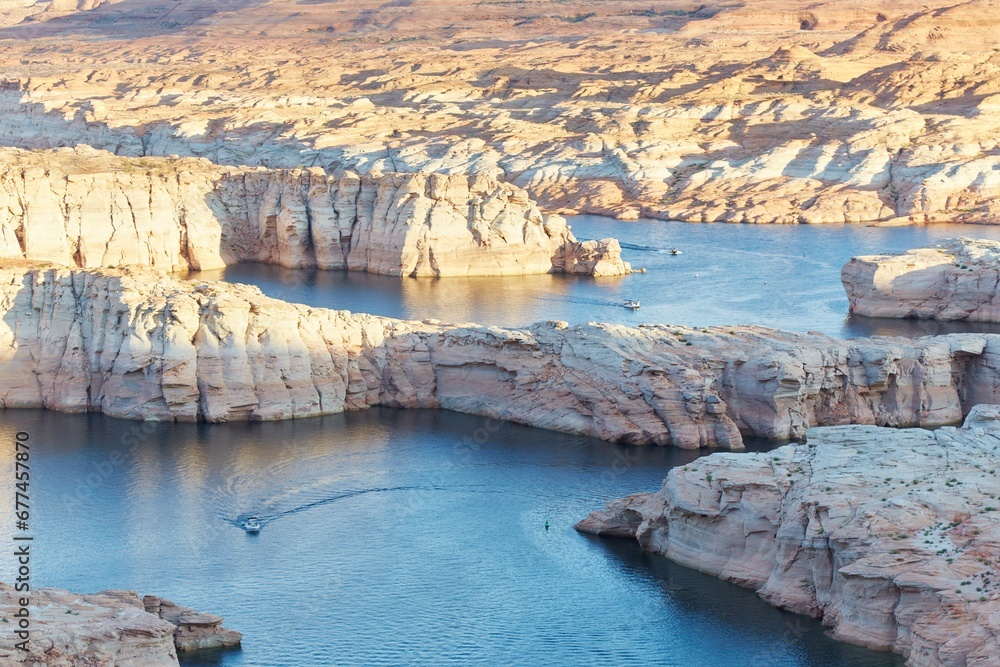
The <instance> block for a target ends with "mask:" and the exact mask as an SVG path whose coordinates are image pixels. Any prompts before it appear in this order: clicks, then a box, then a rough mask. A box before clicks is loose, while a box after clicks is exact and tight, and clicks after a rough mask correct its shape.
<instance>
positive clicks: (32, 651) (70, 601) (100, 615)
mask: <svg viewBox="0 0 1000 667" xmlns="http://www.w3.org/2000/svg"><path fill="white" fill-rule="evenodd" d="M22 597H24V593H18V592H16V591H15V590H14V588H13V587H12V586H10V585H7V584H3V583H0V617H2V618H3V620H4V625H5V627H9V628H10V630H9V631H5V632H3V633H2V634H0V663H2V664H4V665H11V666H13V665H26V666H34V665H46V666H47V667H78V666H79V665H93V666H94V667H111V666H114V667H177V665H178V662H177V652H178V651H184V650H194V649H198V648H209V647H217V646H235V645H236V644H239V643H240V639H241V635H240V633H238V632H235V631H232V630H226V629H224V628H222V627H220V624H221V622H222V619H221V618H219V617H218V616H213V615H211V614H198V613H197V612H194V611H193V610H190V609H187V608H186V607H177V606H175V605H173V603H170V602H168V601H166V600H163V601H160V600H159V599H158V598H155V600H156V601H157V602H158V603H159V608H158V610H154V611H153V613H150V612H149V611H148V609H149V606H148V604H147V605H146V607H144V604H143V602H144V601H143V600H142V599H140V598H139V596H138V595H136V594H135V593H134V592H132V591H103V592H101V593H95V594H93V595H77V594H75V593H70V592H69V591H64V590H59V589H54V588H42V589H35V590H33V591H31V595H30V600H29V604H28V606H27V607H25V608H26V609H27V613H28V616H29V618H30V624H31V625H30V628H31V641H30V642H29V643H28V649H29V650H28V651H23V650H21V649H19V648H17V647H16V646H15V644H16V643H17V642H18V641H19V639H18V638H16V636H15V635H14V632H13V631H14V629H15V624H16V623H17V619H18V616H17V614H18V613H21V611H20V610H21V609H22V607H21V605H20V600H21V598H22ZM146 600H147V601H148V600H150V598H149V597H147V598H146ZM163 609H167V610H168V613H162V610H163ZM158 611H159V613H157V612H158ZM192 618H193V619H195V621H200V620H205V621H212V623H211V625H208V624H205V623H196V624H195V625H197V626H198V627H199V628H200V631H199V632H198V633H195V634H193V635H192V634H191V633H190V632H189V631H188V630H187V628H188V627H189V626H190V625H191V624H190V623H186V621H188V620H190V619H192ZM209 637H210V638H211V639H206V638H209Z"/></svg>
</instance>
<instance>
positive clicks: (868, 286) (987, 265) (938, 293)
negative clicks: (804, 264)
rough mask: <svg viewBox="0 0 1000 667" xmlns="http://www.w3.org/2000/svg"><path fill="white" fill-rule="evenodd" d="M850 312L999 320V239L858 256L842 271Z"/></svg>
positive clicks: (962, 240)
mask: <svg viewBox="0 0 1000 667" xmlns="http://www.w3.org/2000/svg"><path fill="white" fill-rule="evenodd" d="M841 280H842V281H843V283H844V289H845V290H846V291H847V297H848V299H849V301H850V304H851V306H850V307H851V312H852V313H856V314H858V315H866V316H868V317H900V318H919V319H936V320H968V321H971V322H1000V242H997V241H987V240H983V239H970V238H957V239H950V240H947V241H943V242H941V243H939V244H938V245H937V246H935V247H932V248H916V249H913V250H908V251H907V252H904V253H901V254H898V255H869V256H863V257H854V258H853V259H851V261H849V262H848V263H847V264H846V265H845V266H844V268H843V269H842V271H841Z"/></svg>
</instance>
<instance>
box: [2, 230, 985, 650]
mask: <svg viewBox="0 0 1000 667" xmlns="http://www.w3.org/2000/svg"><path fill="white" fill-rule="evenodd" d="M571 224H572V225H573V227H574V231H575V232H576V234H577V236H578V237H580V238H603V237H607V236H614V237H617V238H618V239H620V240H621V241H622V245H623V247H624V254H625V256H626V259H627V260H629V261H630V262H632V264H633V265H634V266H636V267H646V268H647V269H648V272H647V273H645V274H635V275H632V276H626V277H621V278H608V279H589V278H575V277H567V276H527V277H519V278H469V279H459V278H449V279H447V280H412V279H400V278H391V277H386V276H373V275H367V274H359V273H346V272H333V271H293V270H286V269H281V268H278V267H268V266H262V265H243V266H235V267H230V268H228V269H226V270H225V271H222V272H214V273H208V272H206V273H201V274H196V273H195V274H189V275H188V277H191V278H196V279H207V278H223V279H225V280H230V281H237V282H247V283H252V284H256V285H258V286H259V287H261V289H262V290H263V291H264V292H265V293H267V294H269V295H271V296H274V297H277V298H282V299H286V300H289V301H295V302H301V303H307V304H310V305H314V306H324V307H331V308H343V309H348V310H354V311H358V312H369V313H374V314H379V315H385V316H391V317H401V318H407V319H425V318H436V319H440V320H444V321H451V322H478V323H483V324H498V325H509V326H520V325H525V324H529V323H531V322H535V321H539V320H547V319H564V320H568V321H570V322H574V323H577V322H585V321H590V320H595V321H608V322H619V323H624V324H639V323H642V322H661V323H676V324H687V325H692V326H713V325H734V324H760V325H765V326H771V327H776V328H783V329H790V330H794V331H807V330H819V331H823V332H825V333H828V334H831V335H835V336H853V335H869V334H874V333H880V334H894V335H906V336H915V335H922V334H931V333H939V332H944V331H991V330H1000V329H997V328H996V327H993V326H990V325H974V324H963V323H956V324H950V325H946V324H937V323H931V322H919V321H904V320H891V321H880V320H866V319H864V318H848V317H847V315H846V314H847V299H846V297H845V296H844V293H843V289H842V288H841V286H840V279H839V273H840V267H841V266H842V265H843V264H844V263H845V262H846V261H847V260H848V259H849V258H850V257H851V256H852V255H857V254H868V253H876V252H893V251H900V250H904V249H906V248H910V247H916V246H922V245H927V244H930V243H933V242H935V241H937V240H939V239H942V238H947V237H951V236H957V235H967V236H979V237H984V238H994V239H1000V228H993V227H969V226H956V225H947V226H944V225H940V226H932V227H896V228H870V227H860V226H846V225H833V226H788V227H781V226H759V227H758V226H747V225H692V224H682V223H666V222H657V221H644V222H618V221H610V220H606V219H601V218H595V217H587V216H578V217H576V218H573V219H572V220H571ZM670 247H677V248H679V249H680V250H681V251H682V253H683V254H681V255H677V256H672V255H670V254H669V253H668V252H667V250H668V249H669V248H670ZM626 298H634V299H640V300H641V301H642V304H643V305H642V308H641V309H640V310H639V311H638V312H632V311H629V310H626V309H624V308H622V307H621V306H620V303H621V302H622V300H624V299H626ZM16 431H27V432H29V433H30V434H31V442H32V460H31V461H32V502H33V510H32V518H33V521H34V526H33V528H34V531H33V532H34V534H35V542H34V546H33V549H34V561H33V565H34V570H33V577H34V584H35V585H37V586H55V587H61V588H68V589H71V590H74V591H79V592H93V591H98V590H102V589H107V588H119V589H122V588H124V589H134V590H137V591H139V592H141V593H144V594H145V593H149V594H156V595H160V596H163V597H166V598H169V599H172V600H174V601H175V602H178V603H180V604H184V605H188V606H191V607H194V608H196V609H199V610H203V611H208V612H213V613H217V614H220V615H222V616H224V617H226V619H227V620H226V624H227V626H228V627H231V628H234V629H237V630H240V631H241V632H243V633H244V635H245V638H244V646H243V648H242V649H240V650H234V651H224V652H208V653H201V654H196V655H195V656H188V657H185V658H184V661H183V663H182V664H185V665H216V666H224V667H237V666H240V667H244V666H247V667H249V666H259V667H282V666H286V665H287V666H289V667H292V666H294V667H321V666H324V667H325V666H328V665H543V664H551V665H609V666H610V665H622V664H630V665H667V666H677V667H772V666H774V667H889V666H893V667H897V666H899V665H901V664H902V660H901V659H900V658H899V657H898V656H893V655H889V654H884V653H875V652H871V651H867V650H865V649H861V648H858V647H853V646H849V645H846V644H842V643H839V642H835V641H833V640H831V639H829V638H828V637H827V636H826V635H825V634H824V630H823V628H822V627H821V626H820V625H819V624H818V623H816V622H814V621H812V620H810V619H807V618H804V617H801V616H797V615H794V614H789V613H785V612H781V611H778V610H776V609H774V608H772V607H771V606H770V605H768V604H766V603H764V602H763V601H761V600H760V599H758V598H757V597H756V595H755V594H754V593H753V592H752V591H749V590H746V589H742V588H739V587H737V586H733V585H730V584H726V583H724V582H721V581H719V580H717V579H715V578H713V577H710V576H706V575H702V574H699V573H698V572H695V571H693V570H689V569H687V568H684V567H680V566H678V565H675V564H672V563H670V562H669V561H667V560H665V559H663V558H660V557H658V556H653V555H650V554H647V553H644V552H642V551H641V550H640V549H639V548H638V547H637V545H635V544H633V543H631V542H628V541H616V540H602V539H596V538H591V537H587V536H584V535H580V534H578V533H576V532H575V531H574V530H573V529H572V526H573V524H574V523H575V522H576V521H578V520H579V519H581V518H583V517H584V516H586V514H587V513H588V512H589V511H591V510H592V509H595V508H598V507H600V506H602V505H603V503H604V502H605V501H607V500H609V499H612V498H619V497H622V496H624V495H627V494H630V493H635V492H637V491H643V490H646V491H649V490H654V489H656V488H658V487H659V485H660V483H661V481H662V479H663V477H664V476H665V475H666V473H667V471H668V470H669V469H670V468H671V467H673V466H675V465H684V464H687V463H690V462H691V461H693V460H694V459H695V458H697V457H698V456H700V455H703V454H704V452H701V453H699V452H689V451H683V450H676V449H672V448H656V447H636V446H623V445H616V444H611V443H604V442H600V441H597V440H593V439H589V438H585V437H579V436H570V435H564V434H558V433H552V432H548V431H542V430H538V429H532V428H529V427H524V426H518V425H513V424H496V423H493V422H490V421H487V420H483V419H482V418H477V417H471V416H467V415H459V414H452V413H447V412H439V411H395V410H389V409H384V408H379V409H373V410H370V411H366V412H362V413H351V414H346V415H338V416H331V417H323V418H316V419H306V420H300V421H291V422H280V423H237V424H213V425H208V424H152V423H150V424H140V423H134V422H125V421H119V420H114V419H109V418H105V417H103V416H100V415H59V414H55V413H48V412H44V411H33V410H26V411H16V410H8V411H3V412H0V438H2V439H0V449H2V450H3V451H4V453H5V456H3V461H5V463H6V465H5V468H8V467H10V466H12V463H11V462H12V461H13V442H14V439H13V435H14V433H15V432H16ZM750 445H751V448H752V449H754V448H756V449H759V450H762V449H767V448H770V447H772V446H774V445H771V444H767V445H765V444H761V443H756V444H755V443H750ZM8 473H10V471H9V470H7V471H5V472H4V473H3V476H2V478H0V494H2V498H3V499H5V500H3V501H0V504H3V503H7V502H8V501H7V500H6V499H9V498H12V497H13V488H12V487H11V481H12V479H13V475H12V474H8ZM8 510H10V508H8ZM251 514H253V515H257V516H259V517H261V519H262V521H263V523H264V529H263V531H262V532H261V534H260V535H258V536H249V535H246V534H245V533H244V532H243V531H242V530H241V529H240V528H239V527H238V525H237V524H238V522H239V521H240V520H241V519H242V518H243V517H246V516H248V515H251ZM546 521H548V522H549V524H550V528H549V529H548V530H546V529H545V522H546ZM10 532H11V528H10V526H9V525H8V523H7V522H3V528H2V529H0V540H8V543H9V540H10V538H11V534H10ZM0 575H2V578H3V579H5V580H8V581H9V580H10V579H11V578H12V575H13V572H12V571H11V560H10V559H0Z"/></svg>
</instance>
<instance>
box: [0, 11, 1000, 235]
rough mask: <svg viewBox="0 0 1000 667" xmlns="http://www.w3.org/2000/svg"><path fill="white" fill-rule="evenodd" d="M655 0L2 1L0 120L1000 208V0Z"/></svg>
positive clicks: (725, 199)
mask: <svg viewBox="0 0 1000 667" xmlns="http://www.w3.org/2000/svg"><path fill="white" fill-rule="evenodd" d="M647 5H648V6H647ZM647 5H643V6H638V5H637V6H635V7H632V6H626V5H623V4H622V3H621V2H617V1H614V0H588V1H587V2H583V1H582V0H533V1H532V2H474V3H470V2H467V1H466V0H406V1H405V2H385V1H384V0H356V1H354V2H349V3H344V2H341V3H333V2H313V3H310V2H294V3H293V2H277V1H275V0H225V1H223V0H217V1H216V2H211V3H206V2H203V1H202V0H130V1H129V2H107V3H103V2H98V0H59V1H57V2H52V1H49V2H46V1H45V0H41V1H39V2H32V1H31V0H5V1H3V2H0V26H4V27H3V28H0V40H2V41H3V47H4V50H5V51H4V52H5V53H6V54H8V59H7V60H8V62H9V67H7V68H6V70H5V71H4V73H3V79H2V80H0V143H2V144H5V145H11V146H19V147H23V148H52V147H58V146H76V145H79V144H87V145H90V146H93V147H95V148H102V149H106V150H108V151H111V152H113V153H116V154H120V155H130V156H169V155H171V154H177V155H183V156H197V157H205V158H208V159H210V160H212V161H213V162H214V163H216V164H228V165H261V166H266V167H269V168H275V169H276V168H294V167H296V166H298V165H310V166H313V165H315V166H320V167H322V168H323V169H324V170H326V171H328V172H331V173H339V172H340V171H342V170H345V169H347V170H351V171H354V172H356V173H359V174H368V173H375V172H378V171H380V172H385V173H388V172H441V173H449V174H456V173H464V174H473V173H477V174H488V175H490V176H492V177H494V178H497V179H502V180H504V181H506V182H510V183H514V184H516V185H518V186H520V187H523V188H525V189H527V190H528V192H529V193H530V195H531V196H532V198H533V199H535V200H537V201H539V202H540V203H541V204H542V206H543V207H544V208H545V209H546V210H552V211H557V212H563V213H567V212H587V213H599V214H606V215H614V216H618V217H630V218H635V217H638V216H640V215H642V216H654V217H659V218H664V219H675V220H687V221H733V222H749V223H824V222H867V221H877V220H898V221H906V222H915V223H921V222H927V221H955V220H964V221H976V222H986V223H992V222H996V221H997V220H998V218H1000V206H998V201H1000V176H998V174H1000V171H998V166H1000V155H998V152H997V136H998V135H1000V58H998V56H997V48H1000V29H998V23H997V16H998V13H997V8H998V4H997V2H996V0H973V1H971V2H960V1H958V0H927V1H924V0H871V1H870V2H865V3H863V4H861V3H858V2H857V1H856V0H817V1H816V2H811V3H809V5H808V7H806V6H803V5H802V3H801V2H793V1H792V0H753V1H752V2H751V1H749V0H707V1H705V2H694V3H692V2H691V1H690V0H658V1H657V2H656V3H653V4H649V3H647ZM94 7H96V8H94ZM46 10H47V11H46ZM81 10H83V11H81ZM25 19H29V20H27V21H25Z"/></svg>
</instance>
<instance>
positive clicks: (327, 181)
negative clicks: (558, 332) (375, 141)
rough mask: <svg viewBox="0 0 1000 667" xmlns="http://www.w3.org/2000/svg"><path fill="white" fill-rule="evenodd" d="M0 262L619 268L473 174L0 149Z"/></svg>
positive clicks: (604, 248)
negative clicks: (365, 171)
mask: <svg viewBox="0 0 1000 667" xmlns="http://www.w3.org/2000/svg"><path fill="white" fill-rule="evenodd" d="M0 258H24V259H32V260H43V261H51V262H57V263H60V264H66V265H70V266H74V265H75V266H79V267H84V268H96V267H105V266H120V265H124V264H142V265H147V266H153V267H156V268H159V269H162V270H164V271H182V270H186V269H196V270H199V269H200V270H207V269H217V268H221V267H224V266H226V265H229V264H233V263H237V262H265V263H269V264H280V265H281V266H285V267H289V268H302V267H318V268H321V269H350V270H354V271H367V272H369V273H380V274H386V275H396V276H414V277H417V276H436V277H444V276H478V275H497V276H499V275H522V274H537V273H553V272H563V271H565V272H567V273H583V274H588V275H602V276H603V275H622V274H625V273H628V272H629V270H630V269H629V265H628V264H627V263H626V262H624V261H623V260H622V258H621V247H620V246H619V245H618V242H617V241H615V240H614V239H605V240H604V241H586V242H578V241H576V240H575V239H574V238H573V234H572V233H571V232H570V229H569V227H568V226H567V225H566V221H565V220H564V219H562V218H561V217H559V216H556V215H552V216H549V217H548V218H545V217H544V216H543V215H542V214H541V212H540V211H539V210H538V207H537V206H536V205H535V203H534V202H532V201H531V200H529V199H528V196H527V194H526V193H525V192H524V191H523V190H521V189H519V188H516V187H513V186H511V185H508V184H506V183H502V182H499V181H497V180H495V179H493V178H490V177H486V176H472V177H467V176H464V175H456V176H447V175H442V174H396V173H389V174H384V175H381V174H374V175H372V174H369V175H366V176H363V177H362V176H358V175H357V174H355V173H353V172H349V171H342V172H341V173H339V174H327V173H325V172H324V171H323V170H322V169H317V168H312V169H278V170H268V169H263V168H240V167H217V166H215V165H213V164H211V163H210V162H208V161H207V160H195V159H172V158H155V159H153V158H150V159H127V158H118V157H116V156H113V155H111V154H109V153H105V152H102V151H95V150H91V149H87V148H85V147H82V148H81V147H78V148H75V149H64V150H59V151H43V152H41V153H32V152H28V151H22V150H16V149H0Z"/></svg>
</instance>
